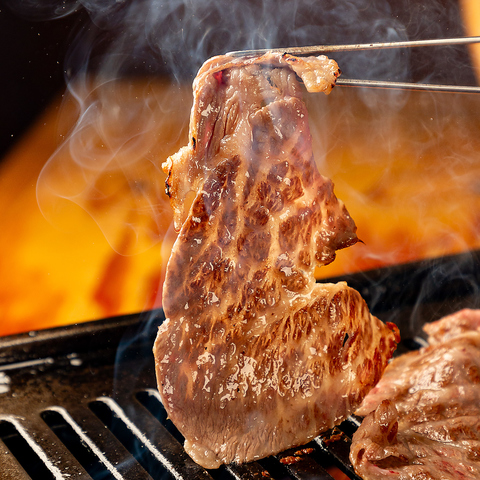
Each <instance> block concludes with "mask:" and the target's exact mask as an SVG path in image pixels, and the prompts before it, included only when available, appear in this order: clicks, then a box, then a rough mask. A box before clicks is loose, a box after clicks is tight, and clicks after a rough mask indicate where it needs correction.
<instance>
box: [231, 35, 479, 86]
mask: <svg viewBox="0 0 480 480" xmlns="http://www.w3.org/2000/svg"><path fill="white" fill-rule="evenodd" d="M474 43H480V36H478V37H455V38H439V39H431V40H409V41H402V42H383V43H356V44H350V45H311V46H306V47H287V48H270V49H259V50H241V51H235V52H229V53H227V54H226V55H229V56H232V57H249V56H257V55H263V54H265V53H267V52H280V53H287V54H290V55H296V56H305V55H322V54H325V53H332V52H352V51H360V50H380V49H392V48H414V47H438V46H453V45H470V44H474ZM337 85H343V86H349V87H367V88H395V89H407V90H429V91H443V92H459V93H480V87H478V86H469V85H444V84H434V83H412V82H390V81H383V80H362V79H349V78H338V79H337Z"/></svg>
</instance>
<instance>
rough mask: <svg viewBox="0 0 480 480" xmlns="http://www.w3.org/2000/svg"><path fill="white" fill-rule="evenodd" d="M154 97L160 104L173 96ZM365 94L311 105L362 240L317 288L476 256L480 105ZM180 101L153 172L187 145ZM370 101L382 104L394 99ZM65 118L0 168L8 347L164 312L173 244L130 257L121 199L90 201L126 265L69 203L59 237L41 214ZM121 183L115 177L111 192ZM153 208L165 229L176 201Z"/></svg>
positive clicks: (27, 140) (474, 100) (50, 121)
mask: <svg viewBox="0 0 480 480" xmlns="http://www.w3.org/2000/svg"><path fill="white" fill-rule="evenodd" d="M123 87H124V88H126V89H128V90H129V91H130V94H132V91H134V92H138V96H139V98H140V99H141V96H142V94H143V92H144V91H145V85H144V84H143V83H142V82H141V81H136V82H130V83H129V82H126V81H124V84H123ZM123 87H122V88H123ZM149 88H151V89H153V92H154V94H156V95H159V96H160V97H161V96H162V95H164V94H165V90H164V89H165V88H166V86H165V84H162V83H158V84H157V85H151V84H149ZM364 93H365V92H361V91H357V90H353V89H345V88H344V89H341V88H338V89H335V91H334V92H333V94H332V95H330V97H329V98H328V99H327V100H326V101H325V100H324V99H320V97H318V96H315V95H310V96H308V97H307V101H308V103H309V111H310V112H311V122H310V123H311V127H312V135H313V138H314V152H315V156H316V159H317V162H318V164H319V170H320V171H321V172H322V174H324V175H326V176H329V177H330V178H332V179H333V180H334V183H335V189H336V193H337V196H338V197H339V198H341V199H342V200H343V201H344V202H345V204H346V205H347V208H348V210H349V211H350V213H351V215H352V217H353V218H354V219H355V221H356V223H357V226H358V234H359V237H360V238H361V239H362V240H363V242H364V244H363V245H362V244H357V245H356V246H354V247H351V248H349V249H347V250H345V251H342V252H339V253H338V258H337V260H336V261H335V262H334V263H333V264H331V265H329V266H327V267H324V268H322V269H321V270H319V271H318V276H319V278H326V277H329V276H335V275H341V274H344V273H349V272H355V271H359V270H365V269H369V268H376V267H380V266H384V265H389V264H396V263H402V262H407V261H411V260H417V259H421V258H427V257H433V256H439V255H445V254H448V253H454V252H461V251H465V250H468V249H473V248H479V247H480V162H478V152H480V137H479V136H478V131H480V116H479V114H478V112H480V98H478V97H477V96H473V95H454V94H439V93H437V94H433V95H432V94H429V93H420V92H417V93H410V94H406V93H405V94H403V95H404V97H402V98H401V101H399V102H398V101H397V102H396V103H394V107H395V108H390V109H387V108H381V107H375V108H373V107H372V105H371V104H370V103H369V101H368V100H369V98H366V97H365V96H364ZM175 95H177V97H174V98H173V99H170V101H173V103H174V104H177V105H178V109H176V110H175V111H174V112H168V122H165V114H164V112H162V111H161V109H159V110H158V112H155V115H159V117H158V125H159V128H158V130H156V131H155V132H154V134H155V136H156V137H155V141H153V142H152V143H151V146H150V147H149V149H148V155H149V156H150V157H151V158H157V159H158V162H159V163H161V162H162V161H163V160H164V159H165V158H166V157H167V156H168V155H169V154H171V153H173V152H174V151H176V150H177V149H178V148H179V147H180V146H181V145H183V144H185V143H186V128H187V123H188V115H189V108H190V106H189V103H188V102H189V101H190V98H191V93H190V87H189V86H185V88H184V89H179V90H177V93H176V94H175ZM369 95H373V96H376V97H375V102H376V103H377V104H378V105H382V103H381V101H383V100H385V98H384V97H382V95H386V93H385V92H383V93H382V92H373V93H371V94H369ZM377 97H378V98H377ZM185 99H187V100H185ZM370 99H371V98H370ZM375 102H374V103H375ZM378 102H380V103H378ZM59 108H60V104H59V103H55V104H53V105H52V106H51V108H50V109H49V110H48V111H47V112H46V113H45V114H44V116H43V117H42V118H41V119H40V120H39V121H38V122H37V124H36V125H35V126H34V128H32V130H31V131H30V132H29V133H28V134H27V135H26V136H25V137H24V138H23V139H22V140H21V141H20V142H18V144H17V145H16V147H15V148H14V149H13V150H12V151H11V152H10V153H9V155H8V158H6V159H5V161H4V162H3V163H2V165H1V169H0V200H1V201H0V205H1V207H0V218H1V225H2V235H1V236H0V249H1V251H2V253H3V255H2V260H1V261H0V308H1V311H0V318H1V321H0V335H8V334H13V333H18V332H25V331H30V330H36V329H42V328H47V327H54V326H59V325H65V324H72V323H77V322H82V321H87V320H94V319H98V318H103V317H107V316H112V315H120V314H126V313H132V312H138V311H143V310H145V309H150V308H154V307H159V306H161V300H160V299H161V282H162V271H163V269H164V267H165V262H166V259H167V258H168V253H169V248H170V245H171V241H172V239H171V238H170V239H168V240H165V241H164V242H163V245H162V242H157V243H155V241H153V242H152V241H151V240H152V239H149V241H150V243H153V246H151V248H149V249H147V250H144V251H141V252H139V251H136V249H135V248H134V247H133V246H134V245H136V244H138V238H135V234H134V233H132V230H131V229H129V228H128V225H127V224H126V223H125V221H124V219H125V218H128V214H129V212H128V211H126V210H128V205H129V203H128V202H125V201H124V200H125V199H124V198H123V196H121V195H120V196H119V197H118V199H117V200H115V202H116V203H114V204H113V205H112V204H111V203H109V202H103V203H102V202H101V201H98V199H97V200H95V199H91V201H92V202H94V203H95V208H96V209H97V213H99V214H100V215H103V216H104V218H106V219H108V221H109V222H110V223H109V228H110V230H109V235H110V236H111V237H114V238H115V242H114V243H115V247H116V248H117V250H118V251H120V250H121V252H122V254H123V255H122V254H120V253H116V251H115V250H114V249H113V248H112V246H111V245H110V244H109V243H108V242H107V240H106V239H105V236H104V234H103V233H102V231H101V230H100V228H99V226H98V224H97V223H96V222H95V221H94V220H93V219H92V217H91V216H90V215H89V214H87V213H86V212H85V210H83V209H82V208H80V207H79V206H77V205H75V204H74V203H71V202H66V201H62V202H60V203H59V204H58V205H57V204H55V203H53V204H52V205H53V206H52V209H55V215H54V216H55V225H52V224H50V223H49V222H48V221H47V220H46V219H45V218H44V217H43V216H42V214H41V213H40V211H39V208H38V206H37V201H36V191H35V184H36V180H37V178H38V175H39V173H40V171H41V169H42V167H43V166H44V164H45V163H46V162H47V160H48V158H49V157H50V156H51V155H52V154H53V153H54V152H55V150H56V148H57V147H58V145H59V144H60V143H61V141H62V140H63V139H64V137H65V134H66V132H67V131H68V130H69V129H70V128H71V126H72V125H73V124H74V122H75V121H76V115H77V111H76V109H75V106H74V104H73V102H72V101H71V100H70V99H67V101H66V102H64V103H63V106H62V110H61V111H62V119H63V122H64V123H62V124H61V126H60V127H59V125H58V121H59ZM129 121H131V119H130V120H129ZM59 128H61V129H62V130H60V132H59ZM67 154H68V152H64V153H63V155H67ZM57 173H58V172H57ZM75 174H77V175H81V171H77V172H76V173H75V172H74V173H72V175H75ZM158 174H159V175H163V174H161V173H160V172H159V173H158ZM139 175H140V176H142V175H143V177H142V178H139V179H138V180H139V181H142V182H149V180H151V178H150V177H149V176H151V175H152V173H151V172H146V171H142V173H141V174H139ZM115 178H116V177H115V175H113V174H112V175H111V177H110V181H111V182H114V181H116V180H115ZM59 179H60V180H61V177H58V176H57V178H56V181H58V180H59ZM68 180H69V181H70V182H72V181H73V182H74V181H75V179H74V178H73V179H72V178H69V179H68ZM103 180H106V177H104V178H103ZM107 180H108V179H107ZM161 180H162V182H163V178H162V179H161ZM156 201H157V202H158V204H157V206H158V207H159V208H161V210H162V212H163V213H162V215H164V217H162V222H161V225H163V228H167V225H169V223H170V221H171V218H170V217H169V216H168V215H171V214H169V213H166V212H170V208H169V206H168V199H167V197H166V196H159V198H158V199H156ZM82 206H83V205H82ZM111 212H114V216H113V217H112V216H111ZM50 213H52V212H50ZM102 218H103V217H102ZM162 236H163V234H161V235H159V237H158V238H159V239H160V238H161V237H162ZM154 240H155V239H154ZM125 253H126V254H128V255H125Z"/></svg>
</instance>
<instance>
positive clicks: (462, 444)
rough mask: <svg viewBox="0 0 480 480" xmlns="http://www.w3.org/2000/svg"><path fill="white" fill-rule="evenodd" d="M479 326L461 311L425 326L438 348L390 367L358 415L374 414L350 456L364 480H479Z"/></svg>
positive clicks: (404, 357)
mask: <svg viewBox="0 0 480 480" xmlns="http://www.w3.org/2000/svg"><path fill="white" fill-rule="evenodd" d="M479 318H480V312H479V311H472V310H462V311H460V312H457V313H456V314H454V315H451V316H448V317H445V318H443V319H442V320H439V321H437V322H433V323H431V324H427V325H426V326H425V331H427V332H428V333H429V334H433V335H434V336H433V337H429V342H431V343H432V344H433V345H431V346H428V347H425V348H423V349H421V350H420V351H416V352H410V353H408V354H406V355H402V356H401V357H399V358H397V359H395V360H393V361H392V362H391V364H390V365H389V366H388V367H387V369H386V370H385V373H384V375H383V377H382V379H381V381H380V382H379V383H378V385H377V386H376V387H375V388H374V389H372V391H371V392H370V394H369V395H368V396H367V397H366V398H365V400H364V402H363V404H362V406H361V408H360V409H359V410H358V411H357V413H358V414H360V415H367V414H368V415H367V417H366V418H365V420H364V421H363V423H362V425H361V426H360V428H359V429H358V431H357V432H356V433H355V435H354V436H353V440H352V450H351V455H350V458H351V461H352V464H353V465H354V467H355V470H356V472H357V473H358V474H359V475H360V476H361V477H362V478H364V479H368V480H370V479H371V480H373V479H386V478H395V479H400V480H404V479H405V480H406V479H417V478H418V479H444V480H449V479H477V478H480V332H479V331H478V330H477V328H478V325H479V322H478V320H479ZM442 339H443V340H444V341H442ZM369 412H372V413H369Z"/></svg>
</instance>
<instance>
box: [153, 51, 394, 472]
mask: <svg viewBox="0 0 480 480" xmlns="http://www.w3.org/2000/svg"><path fill="white" fill-rule="evenodd" d="M338 73H339V71H338V67H337V65H336V63H335V62H333V61H332V60H329V59H327V58H326V57H309V58H304V59H300V58H296V57H292V56H289V55H277V54H267V55H265V56H262V57H250V58H243V59H234V58H231V57H216V58H214V59H211V60H210V61H209V62H207V63H206V64H205V65H204V66H203V67H202V69H201V70H200V72H199V74H198V76H197V78H196V79H195V82H194V104H193V108H192V116H191V123H190V133H189V135H190V141H189V144H188V145H187V146H186V147H183V148H182V149H181V150H180V151H179V152H178V153H177V154H175V155H173V156H172V157H170V158H169V159H168V160H167V161H166V162H165V164H164V169H165V170H166V172H168V179H167V189H168V193H169V194H170V196H171V203H172V206H173V209H174V215H175V226H176V228H177V229H179V230H180V231H179V235H178V238H177V240H176V242H175V244H174V247H173V250H172V254H171V257H170V259H169V262H168V266H167V273H166V279H165V285H164V294H163V304H164V310H165V314H166V317H167V319H166V321H165V322H164V323H163V325H161V326H160V328H159V332H158V336H157V340H156V342H155V346H154V354H155V361H156V373H157V381H158V389H159V392H160V395H161V398H162V401H163V403H164V406H165V408H166V410H167V412H168V415H169V418H170V419H171V420H172V421H173V422H174V424H175V425H176V426H177V428H178V429H179V430H180V432H181V433H182V434H183V435H184V437H185V449H186V450H187V452H188V453H189V454H190V455H191V456H192V458H193V459H194V460H195V461H197V462H198V463H200V464H201V465H203V466H205V467H208V468H215V467H218V466H219V465H220V464H221V463H229V462H247V461H250V460H253V459H256V458H262V457H265V456H267V455H270V454H273V453H277V452H279V451H281V450H284V449H286V448H288V447H293V446H296V445H301V444H303V443H305V442H307V441H308V440H310V439H311V438H313V437H315V436H316V435H317V434H318V433H319V432H320V431H322V430H325V429H328V428H330V427H332V426H333V425H335V424H337V423H339V422H341V421H342V420H343V419H344V418H345V417H346V416H348V415H349V414H350V413H351V412H352V410H353V409H355V408H356V407H357V406H358V405H359V404H360V402H361V401H362V399H363V397H364V396H365V395H366V393H367V392H368V390H369V389H370V388H372V386H373V385H375V383H376V382H377V381H378V379H379V378H380V376H381V373H382V372H383V369H384V368H385V366H386V363H387V361H388V359H389V358H390V357H391V355H392V353H393V350H394V349H395V346H396V341H397V340H398V339H397V338H396V334H397V332H396V331H395V329H394V327H387V326H386V325H384V324H383V323H382V322H380V321H379V320H378V319H376V318H374V317H372V316H371V315H370V313H369V311H368V309H367V306H366V304H365V302H364V301H363V299H362V298H361V297H360V295H359V294H358V292H356V291H355V290H352V289H350V288H349V287H348V286H347V285H346V284H345V283H339V284H336V285H333V284H324V285H321V284H316V283H315V278H314V269H315V267H316V266H318V265H320V266H321V265H325V264H327V263H329V262H331V261H333V259H334V258H335V251H336V250H338V249H340V248H344V247H347V246H349V245H353V244H354V243H355V242H357V236H356V233H355V232H356V227H355V224H354V222H353V220H352V219H351V218H350V216H349V214H348V212H347V210H346V209H345V207H344V205H343V203H342V202H340V201H339V200H338V199H337V198H336V197H335V195H334V193H333V185H332V183H331V181H330V180H328V179H326V178H324V177H323V176H322V175H320V174H319V172H318V171H317V169H316V166H315V163H314V159H313V154H312V146H311V137H310V131H309V126H308V115H307V110H306V107H305V105H304V103H303V101H302V87H301V85H300V83H299V82H298V77H301V79H302V80H303V82H304V84H305V86H306V87H307V89H309V90H310V91H324V92H325V93H328V92H329V91H330V90H331V88H332V86H333V85H334V83H335V79H336V77H337V75H338ZM190 191H193V192H194V195H195V198H194V200H193V203H192V204H191V206H190V208H189V210H188V211H187V209H186V208H185V198H186V196H187V194H188V193H189V192H190ZM392 330H393V331H392Z"/></svg>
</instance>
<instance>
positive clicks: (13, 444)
mask: <svg viewBox="0 0 480 480" xmlns="http://www.w3.org/2000/svg"><path fill="white" fill-rule="evenodd" d="M479 267H480V251H474V252H468V253H462V254H459V255H452V256H449V257H443V258H437V259H432V260H426V261H422V262H416V263H410V264H405V265H396V266H394V267H389V268H382V269H377V270H372V271H368V272H362V273H357V274H353V275H349V276H347V277H343V278H342V279H344V280H346V281H347V282H348V283H349V285H351V286H352V287H354V288H356V289H357V290H359V291H360V293H361V294H362V295H363V297H364V298H365V299H366V301H367V303H368V304H369V307H370V309H371V311H372V313H374V314H375V315H377V316H379V317H380V318H382V320H384V321H393V322H395V323H396V324H397V325H398V326H399V328H400V330H401V333H402V338H403V340H402V343H401V345H400V347H399V349H398V351H405V350H410V349H414V348H418V347H419V346H420V345H421V344H422V342H423V339H422V335H421V326H422V324H423V322H424V321H425V320H432V319H436V318H438V317H440V316H442V315H445V314H448V313H451V312H453V311H455V310H457V309H459V308H462V307H470V308H478V307H479V303H480V295H479V288H480V268H479ZM332 280H334V281H337V280H340V278H336V279H332ZM163 320H164V316H163V312H162V311H161V310H155V311H149V312H143V313H139V314H136V315H129V316H122V317H116V318H109V319H105V320H100V321H95V322H89V323H83V324H78V325H72V326H67V327H62V328H56V329H50V330H43V331H38V332H30V333H27V334H21V335H15V336H10V337H4V338H0V473H1V475H0V477H1V478H2V480H13V479H15V480H23V479H29V478H32V479H34V480H35V479H42V480H50V479H52V480H57V479H69V480H75V479H80V478H82V479H83V478H87V479H88V478H93V479H95V480H97V479H108V480H113V479H117V480H120V479H132V480H133V479H135V480H142V479H150V478H153V479H163V478H165V479H168V478H176V479H212V478H213V479H265V478H273V479H310V480H311V479H320V480H326V479H332V476H331V475H330V474H329V473H328V472H329V471H330V470H329V469H330V468H331V467H336V468H339V469H340V470H341V471H343V472H344V473H345V475H346V476H347V477H349V478H352V479H356V478H358V477H356V475H355V474H354V472H353V470H352V467H351V464H350V462H349V460H348V453H349V448H350V438H351V435H352V434H353V432H354V431H355V429H356V428H357V427H358V425H359V422H360V421H361V419H359V418H357V417H354V416H352V417H350V418H349V419H348V420H347V421H345V422H344V423H342V424H341V425H340V426H339V427H337V428H335V429H334V430H332V431H328V432H326V433H324V434H322V435H320V436H319V437H317V438H316V439H315V440H314V441H312V442H310V443H309V444H308V445H305V446H303V447H299V448H295V449H291V450H289V451H286V452H283V453H281V454H279V455H276V456H273V457H270V458H267V459H264V460H260V461H258V462H253V463H249V464H246V465H228V466H223V467H221V468H220V469H218V470H208V471H207V470H205V469H203V468H201V467H200V466H198V465H197V464H196V463H194V462H193V461H192V460H191V459H190V457H189V456H188V455H187V454H186V453H185V451H184V449H183V447H182V443H183V439H182V436H181V434H180V433H179V432H178V430H177V429H176V428H175V427H174V425H173V424H172V423H171V422H170V421H169V420H168V418H167V416H166V413H165V410H164V409H163V406H162V404H161V402H160V400H159V396H158V394H157V392H156V388H155V385H156V384H155V376H154V364H153V355H152V344H153V341H154V337H155V334H156V330H157V326H158V325H159V324H160V323H161V322H162V321H163Z"/></svg>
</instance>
